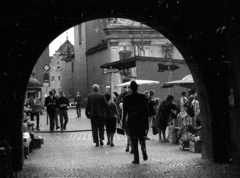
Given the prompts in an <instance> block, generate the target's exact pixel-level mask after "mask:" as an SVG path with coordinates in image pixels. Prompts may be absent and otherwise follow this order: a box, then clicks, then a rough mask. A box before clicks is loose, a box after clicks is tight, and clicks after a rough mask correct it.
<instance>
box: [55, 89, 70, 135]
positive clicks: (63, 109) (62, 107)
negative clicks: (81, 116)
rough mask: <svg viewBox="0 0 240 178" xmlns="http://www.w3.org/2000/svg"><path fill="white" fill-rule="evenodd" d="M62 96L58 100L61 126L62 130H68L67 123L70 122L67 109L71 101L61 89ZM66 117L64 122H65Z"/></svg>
mask: <svg viewBox="0 0 240 178" xmlns="http://www.w3.org/2000/svg"><path fill="white" fill-rule="evenodd" d="M59 94H60V97H59V98H58V100H57V108H59V110H58V112H59V116H60V126H61V131H63V130H66V128H67V123H68V112H67V110H68V109H69V101H68V99H67V98H66V97H65V95H64V92H63V91H59ZM63 119H64V123H63Z"/></svg>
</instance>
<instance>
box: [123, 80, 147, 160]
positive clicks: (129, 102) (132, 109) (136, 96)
mask: <svg viewBox="0 0 240 178" xmlns="http://www.w3.org/2000/svg"><path fill="white" fill-rule="evenodd" d="M130 89H131V90H132V93H131V94H129V95H126V96H125V97H124V99H123V127H124V125H125V122H126V116H127V115H128V126H129V132H130V137H131V140H132V147H133V153H134V161H133V162H132V163H133V164H139V153H138V142H139V143H140V145H141V150H142V154H143V160H144V161H146V160H147V159H148V156H147V151H146V142H145V138H144V137H145V135H146V131H147V130H148V101H147V98H146V96H145V95H144V94H140V93H138V92H137V90H138V85H137V83H136V82H135V81H132V82H131V83H130Z"/></svg>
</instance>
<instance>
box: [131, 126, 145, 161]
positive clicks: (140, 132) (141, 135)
mask: <svg viewBox="0 0 240 178" xmlns="http://www.w3.org/2000/svg"><path fill="white" fill-rule="evenodd" d="M144 130H145V129H135V128H134V129H130V138H131V141H132V147H133V154H134V161H137V162H139V151H138V142H139V143H140V145H141V150H142V155H143V159H145V158H146V157H147V150H146V140H145V131H144Z"/></svg>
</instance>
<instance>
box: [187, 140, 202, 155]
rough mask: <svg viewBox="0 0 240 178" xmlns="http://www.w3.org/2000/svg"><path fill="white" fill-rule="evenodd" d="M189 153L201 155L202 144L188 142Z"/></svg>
mask: <svg viewBox="0 0 240 178" xmlns="http://www.w3.org/2000/svg"><path fill="white" fill-rule="evenodd" d="M189 151H191V152H194V153H201V152H202V142H201V141H200V142H193V141H190V143H189Z"/></svg>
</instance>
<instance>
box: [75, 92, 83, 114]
mask: <svg viewBox="0 0 240 178" xmlns="http://www.w3.org/2000/svg"><path fill="white" fill-rule="evenodd" d="M74 103H75V105H76V111H77V117H78V118H79V117H81V106H82V103H83V97H82V96H81V95H80V92H79V91H78V92H77V95H76V97H75V98H74Z"/></svg>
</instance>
